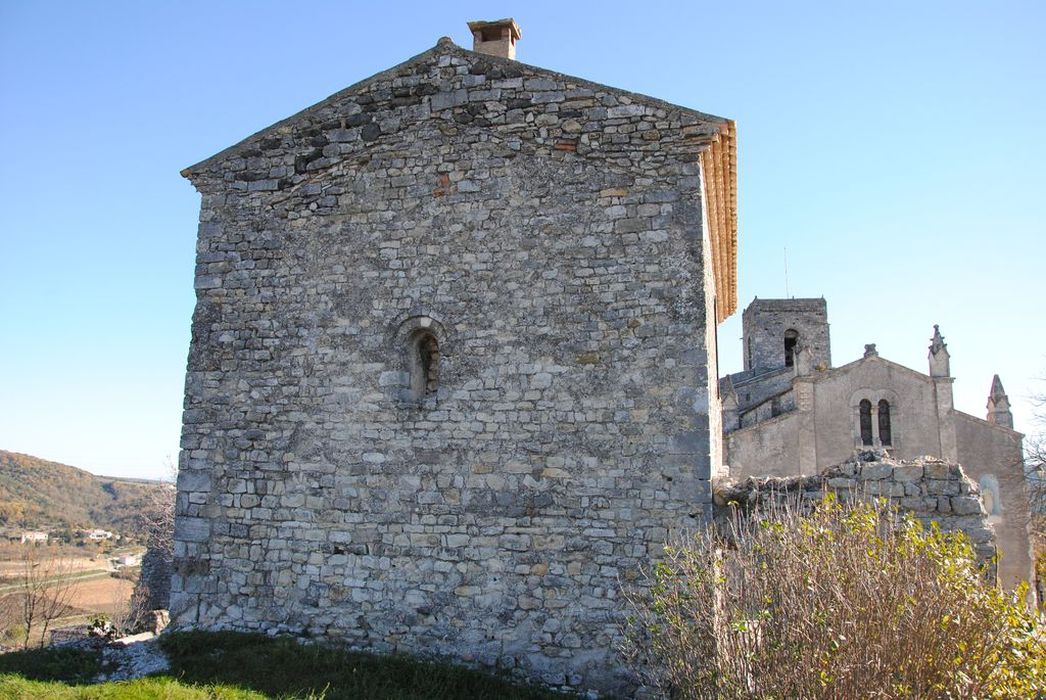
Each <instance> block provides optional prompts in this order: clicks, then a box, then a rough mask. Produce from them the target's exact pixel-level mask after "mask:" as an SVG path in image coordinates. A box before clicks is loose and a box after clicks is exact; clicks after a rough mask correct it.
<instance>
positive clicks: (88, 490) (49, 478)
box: [0, 450, 170, 533]
mask: <svg viewBox="0 0 1046 700" xmlns="http://www.w3.org/2000/svg"><path fill="white" fill-rule="evenodd" d="M163 488H170V486H166V485H163V484H161V483H160V482H155V481H154V482H150V481H146V480H143V479H117V478H113V477H109V476H95V475H94V474H91V473H89V472H85V471H84V470H82V469H77V468H76V467H70V466H68V465H66V464H59V463H58V462H48V461H47V460H45V459H40V458H38V457H32V456H30V455H24V454H19V453H17V452H7V451H5V450H0V527H6V528H22V529H54V528H61V527H69V528H80V527H99V528H104V529H106V530H113V531H115V532H123V533H128V532H134V531H137V530H138V529H139V528H140V520H139V519H140V516H141V515H142V513H143V512H145V511H148V510H150V509H152V508H154V507H155V503H156V497H155V494H156V492H157V491H158V490H159V489H163Z"/></svg>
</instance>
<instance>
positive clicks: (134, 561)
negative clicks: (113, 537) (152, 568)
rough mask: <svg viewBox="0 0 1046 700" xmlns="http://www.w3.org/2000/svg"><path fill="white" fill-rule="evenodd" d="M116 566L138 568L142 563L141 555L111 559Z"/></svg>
mask: <svg viewBox="0 0 1046 700" xmlns="http://www.w3.org/2000/svg"><path fill="white" fill-rule="evenodd" d="M113 562H114V563H115V564H116V565H117V566H138V565H140V564H141V563H142V555H141V554H121V555H120V556H118V557H115V558H114V559H113Z"/></svg>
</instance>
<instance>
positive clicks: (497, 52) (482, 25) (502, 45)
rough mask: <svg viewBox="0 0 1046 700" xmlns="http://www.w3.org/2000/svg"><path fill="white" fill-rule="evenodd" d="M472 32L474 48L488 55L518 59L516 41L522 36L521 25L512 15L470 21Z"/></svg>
mask: <svg viewBox="0 0 1046 700" xmlns="http://www.w3.org/2000/svg"><path fill="white" fill-rule="evenodd" d="M469 30H470V31H471V32H472V50H473V51H478V52H479V53H485V54H487V55H488V56H500V57H501V58H511V59H512V60H515V59H516V42H517V41H519V39H520V37H521V36H522V35H521V34H520V33H519V25H518V24H516V21H515V20H514V19H512V18H511V17H506V18H505V19H497V20H494V21H493V22H484V21H482V20H476V21H475V22H469Z"/></svg>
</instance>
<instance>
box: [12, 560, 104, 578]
mask: <svg viewBox="0 0 1046 700" xmlns="http://www.w3.org/2000/svg"><path fill="white" fill-rule="evenodd" d="M23 566H24V564H23V563H22V562H21V561H17V560H15V561H12V560H4V561H0V584H4V583H14V582H16V581H18V580H19V579H20V578H21V577H22V568H23ZM58 568H59V569H60V570H62V571H70V572H83V573H86V572H88V571H106V570H108V569H109V563H108V561H107V560H106V558H105V557H103V556H98V557H95V558H93V559H92V558H91V557H63V558H62V559H61V561H60V566H59V567H58Z"/></svg>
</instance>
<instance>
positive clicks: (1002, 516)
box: [952, 411, 1034, 588]
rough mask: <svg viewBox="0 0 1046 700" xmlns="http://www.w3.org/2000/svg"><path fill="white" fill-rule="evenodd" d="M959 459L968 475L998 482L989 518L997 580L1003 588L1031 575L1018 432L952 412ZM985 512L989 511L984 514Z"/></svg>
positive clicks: (1022, 460) (1023, 478)
mask: <svg viewBox="0 0 1046 700" xmlns="http://www.w3.org/2000/svg"><path fill="white" fill-rule="evenodd" d="M952 415H953V417H954V420H955V437H956V444H957V448H958V451H959V460H960V462H961V463H962V466H963V469H964V470H965V471H966V473H967V474H969V476H970V478H971V479H973V480H974V481H977V482H978V483H980V481H981V480H982V479H984V478H985V477H987V478H989V479H994V481H995V484H996V485H997V486H998V493H997V495H998V496H999V498H998V503H997V505H996V507H995V510H996V513H995V514H994V515H992V517H991V518H990V519H991V521H992V525H993V527H994V528H995V533H996V536H997V538H998V544H999V554H1000V557H999V579H1000V580H1001V581H1002V583H1003V585H1004V586H1006V587H1007V588H1012V587H1014V586H1016V585H1017V584H1018V583H1020V582H1021V581H1031V580H1033V578H1034V571H1033V569H1032V561H1033V558H1032V551H1031V538H1030V536H1029V534H1028V526H1029V523H1030V520H1031V513H1030V510H1029V507H1028V498H1029V497H1028V484H1027V480H1026V478H1025V475H1024V451H1023V449H1022V440H1023V436H1022V435H1021V434H1020V433H1018V432H1016V431H1013V430H1010V429H1008V428H1004V427H1002V426H998V425H992V424H991V423H988V422H987V421H984V420H981V419H980V418H975V417H973V416H970V415H967V414H965V413H961V412H959V411H954V412H953V413H952ZM990 515H991V514H990Z"/></svg>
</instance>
